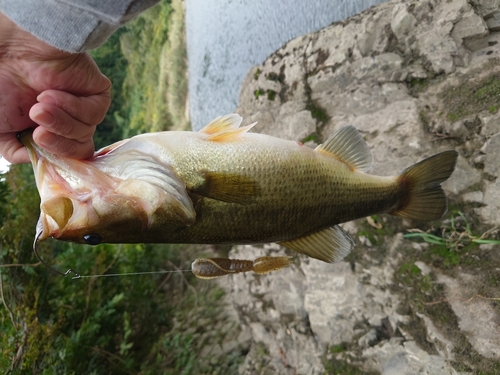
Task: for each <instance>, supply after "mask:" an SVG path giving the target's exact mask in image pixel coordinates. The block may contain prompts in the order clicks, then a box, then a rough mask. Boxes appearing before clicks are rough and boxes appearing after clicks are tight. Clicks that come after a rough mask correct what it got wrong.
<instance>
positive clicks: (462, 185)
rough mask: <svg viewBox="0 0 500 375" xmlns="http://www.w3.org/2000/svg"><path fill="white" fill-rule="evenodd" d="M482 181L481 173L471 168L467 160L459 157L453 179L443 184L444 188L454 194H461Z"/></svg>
mask: <svg viewBox="0 0 500 375" xmlns="http://www.w3.org/2000/svg"><path fill="white" fill-rule="evenodd" d="M481 180H482V174H481V172H480V171H478V170H477V169H475V168H473V167H471V166H470V165H469V162H468V161H467V160H466V159H465V158H463V157H461V156H459V157H458V160H457V166H456V167H455V172H453V175H452V176H451V178H450V179H449V180H448V181H446V182H445V183H444V184H443V187H444V188H445V189H446V190H448V191H450V192H452V193H453V194H459V193H460V192H462V191H464V190H465V189H467V188H469V187H471V186H473V185H475V184H477V183H479V182H480V181H481Z"/></svg>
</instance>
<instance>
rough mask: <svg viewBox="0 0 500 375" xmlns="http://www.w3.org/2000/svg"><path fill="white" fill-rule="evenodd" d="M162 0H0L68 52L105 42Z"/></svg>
mask: <svg viewBox="0 0 500 375" xmlns="http://www.w3.org/2000/svg"><path fill="white" fill-rule="evenodd" d="M158 2H159V0H0V11H1V12H3V13H4V14H5V15H6V16H7V17H9V18H10V19H11V20H12V21H14V22H15V23H16V24H17V25H18V26H20V27H21V28H23V29H25V30H26V31H29V32H30V33H31V34H33V35H35V36H36V37H37V38H39V39H41V40H43V41H44V42H46V43H48V44H50V45H52V46H54V47H57V48H59V49H61V50H64V51H68V52H82V51H85V50H88V49H92V48H96V47H98V46H100V45H101V44H103V43H104V42H105V41H106V40H107V39H108V37H109V36H110V35H111V34H112V33H113V32H114V31H115V30H116V29H117V28H119V27H120V26H122V25H123V24H125V23H126V22H128V21H130V20H131V19H132V18H134V17H135V16H137V15H139V14H140V13H141V12H143V11H144V10H146V9H147V8H149V7H151V6H153V5H154V4H156V3H158Z"/></svg>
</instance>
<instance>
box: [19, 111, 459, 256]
mask: <svg viewBox="0 0 500 375" xmlns="http://www.w3.org/2000/svg"><path fill="white" fill-rule="evenodd" d="M240 123H241V117H239V116H238V115H228V116H225V117H221V118H217V119H216V120H214V121H212V122H211V123H210V124H209V125H207V126H206V127H205V128H204V129H202V130H201V131H200V132H162V133H149V134H142V135H138V136H136V137H133V138H131V139H128V140H125V141H121V142H118V143H116V144H114V145H111V146H108V147H106V148H104V149H102V150H100V151H98V152H97V153H96V154H95V155H94V157H93V158H92V159H90V160H86V161H78V160H72V159H67V158H62V157H59V156H55V155H50V154H48V153H47V152H45V151H44V150H42V149H40V148H39V147H37V146H36V145H35V144H34V143H33V142H32V140H31V138H30V137H29V136H23V137H21V139H22V141H23V143H24V144H25V145H26V146H27V148H28V150H29V153H30V156H31V160H32V163H33V166H34V169H35V176H36V179H37V185H38V189H39V192H40V196H41V200H42V203H41V215H40V221H39V224H38V234H37V238H38V240H44V239H46V238H48V237H54V238H57V239H60V240H65V241H73V242H80V243H90V244H96V243H100V242H108V243H138V242H141V243H203V244H250V243H267V242H278V243H280V244H282V245H284V246H286V247H288V248H291V249H293V250H296V251H299V252H301V253H304V254H307V255H309V256H311V257H314V258H317V259H321V260H323V261H326V262H334V261H338V260H340V259H342V258H344V257H345V256H346V255H347V254H348V253H349V251H350V250H351V248H352V247H353V246H354V242H353V241H352V240H351V239H350V237H349V236H348V235H347V233H345V232H344V231H343V230H342V229H341V228H340V227H339V226H338V224H340V223H343V222H346V221H350V220H353V219H357V218H361V217H366V216H369V215H374V214H379V213H388V214H391V215H395V216H400V217H406V218H412V219H422V220H435V219H439V218H440V217H441V216H442V215H443V214H444V212H445V211H446V207H447V203H446V197H445V195H444V192H443V190H442V189H441V186H440V184H441V183H442V182H443V181H444V180H446V179H447V178H448V177H449V176H450V175H451V173H452V172H453V169H454V167H455V163H456V158H457V154H456V152H455V151H446V152H443V153H440V154H437V155H434V156H432V157H430V158H428V159H425V160H424V161H421V162H420V163H417V164H415V165H414V166H412V167H410V168H407V169H406V170H405V171H403V172H402V173H401V174H400V175H397V176H391V177H381V176H373V175H370V174H367V173H366V172H367V170H368V169H369V168H370V167H371V165H372V156H371V153H370V151H369V149H368V147H367V145H366V143H365V142H364V140H363V139H362V137H361V136H360V134H359V133H358V132H357V131H356V129H355V128H353V127H352V126H348V127H345V128H342V129H341V130H339V131H338V132H337V133H336V134H334V135H333V136H332V137H330V138H329V139H328V140H327V141H326V142H325V143H324V144H322V145H320V146H318V147H317V148H316V149H314V150H313V149H310V148H308V147H306V146H304V145H302V144H301V143H300V142H294V141H288V140H283V139H279V138H275V137H271V136H267V135H262V134H256V133H249V132H248V130H249V129H250V128H251V126H252V125H250V126H247V127H243V128H240V127H239V125H240Z"/></svg>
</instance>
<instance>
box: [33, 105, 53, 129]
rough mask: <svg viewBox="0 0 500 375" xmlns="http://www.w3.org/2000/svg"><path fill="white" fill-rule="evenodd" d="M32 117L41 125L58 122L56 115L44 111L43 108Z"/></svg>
mask: <svg viewBox="0 0 500 375" xmlns="http://www.w3.org/2000/svg"><path fill="white" fill-rule="evenodd" d="M31 119H32V120H33V121H35V122H36V123H38V124H40V125H45V126H49V125H52V124H54V123H55V122H56V119H55V118H54V116H52V114H51V113H49V112H47V111H44V110H43V109H42V110H40V111H37V112H35V113H33V114H32V115H31Z"/></svg>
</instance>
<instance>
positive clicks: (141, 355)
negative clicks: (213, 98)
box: [0, 0, 243, 375]
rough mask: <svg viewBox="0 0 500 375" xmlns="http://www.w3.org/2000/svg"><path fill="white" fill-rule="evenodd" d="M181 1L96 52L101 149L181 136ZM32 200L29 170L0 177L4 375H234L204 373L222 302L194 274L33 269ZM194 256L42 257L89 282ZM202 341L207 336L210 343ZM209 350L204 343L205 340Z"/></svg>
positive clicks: (143, 250) (65, 250)
mask: <svg viewBox="0 0 500 375" xmlns="http://www.w3.org/2000/svg"><path fill="white" fill-rule="evenodd" d="M181 6H182V3H181V2H180V1H177V0H175V1H172V4H170V2H169V1H165V0H164V1H162V2H161V3H160V4H159V5H157V6H156V7H154V8H153V9H151V10H150V11H147V12H145V13H144V14H143V15H141V16H140V17H138V18H137V19H136V20H135V21H133V22H132V23H130V24H128V25H127V26H125V27H123V28H122V29H120V30H119V31H118V32H116V33H115V34H114V35H112V36H111V37H110V39H109V40H108V42H107V43H106V44H105V45H103V46H102V47H100V48H99V49H97V50H95V51H92V52H91V53H92V56H93V57H94V59H95V60H96V61H97V63H98V65H99V66H100V68H101V70H102V71H103V73H104V74H106V75H107V76H108V77H110V79H111V80H112V82H113V91H112V105H111V108H110V111H109V113H108V115H107V116H106V118H105V120H104V122H103V123H102V124H101V125H100V126H99V127H98V132H97V136H96V144H97V146H98V147H101V146H104V145H107V144H109V143H111V142H114V141H117V140H119V139H122V138H123V137H126V136H131V135H133V134H135V133H137V132H142V131H152V130H164V129H167V128H168V129H170V128H173V127H185V126H186V123H187V122H186V120H185V118H184V117H183V116H184V103H185V99H186V91H187V90H186V87H187V86H186V83H187V82H186V59H185V58H186V51H185V46H184V36H183V27H184V22H183V11H182V7H181ZM39 204H40V202H39V197H38V192H37V190H36V186H35V183H34V177H33V172H32V169H31V166H30V165H14V166H12V167H11V169H10V171H9V172H8V173H7V174H5V175H3V176H0V301H1V302H0V373H2V374H7V373H8V374H28V373H29V374H51V375H52V374H68V375H71V374H137V373H140V374H144V375H145V374H148V375H149V374H201V373H211V374H212V373H216V372H217V371H221V372H220V373H234V372H235V371H236V369H237V367H238V365H239V364H240V362H241V359H242V358H243V357H242V353H240V352H239V349H235V350H233V351H232V352H231V353H229V354H227V355H226V354H220V355H218V356H217V358H215V359H214V358H210V357H208V360H207V361H205V362H203V361H202V360H200V359H199V354H200V352H201V350H202V349H203V347H204V346H207V345H213V342H212V341H210V340H213V341H214V342H221V341H222V340H223V338H224V335H225V334H226V333H225V331H224V330H223V329H219V330H217V329H214V327H216V326H217V325H219V326H220V324H221V323H220V321H221V319H222V318H221V306H222V305H223V303H224V302H223V299H222V296H223V292H222V291H221V289H219V288H217V287H216V286H214V284H212V283H210V282H207V281H203V282H198V280H197V279H196V278H195V277H194V276H193V275H192V274H191V273H189V272H188V273H181V272H172V273H159V274H148V275H137V276H119V277H100V278H96V277H89V278H81V279H72V278H71V275H69V276H66V277H62V276H59V275H56V274H55V273H53V272H52V271H50V270H49V269H48V268H46V267H45V266H43V265H42V264H40V262H38V260H37V258H36V257H35V256H34V254H33V250H32V243H33V239H34V237H35V227H36V222H37V220H38V212H39V209H38V207H39ZM201 251H202V249H201V248H200V247H195V246H185V245H183V246H181V245H144V244H133V245H118V246H115V245H107V244H106V245H99V246H96V247H90V246H84V245H77V244H72V243H65V242H58V241H55V240H48V241H45V242H43V243H42V244H40V247H39V253H40V255H41V257H42V259H44V260H45V261H46V262H47V263H49V264H51V265H52V266H53V267H54V268H56V269H58V270H62V271H64V270H66V269H68V268H72V269H74V270H76V271H77V272H78V273H80V274H81V275H82V276H85V275H99V274H114V273H118V274H120V273H137V272H152V271H162V270H168V271H177V270H179V269H183V270H185V269H190V263H191V262H192V261H193V260H194V259H195V258H196V257H198V256H200V255H202V254H200V252H201ZM206 332H210V334H211V335H212V336H209V335H207V334H206ZM208 337H210V338H211V339H210V340H208V339H207V338H208Z"/></svg>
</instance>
